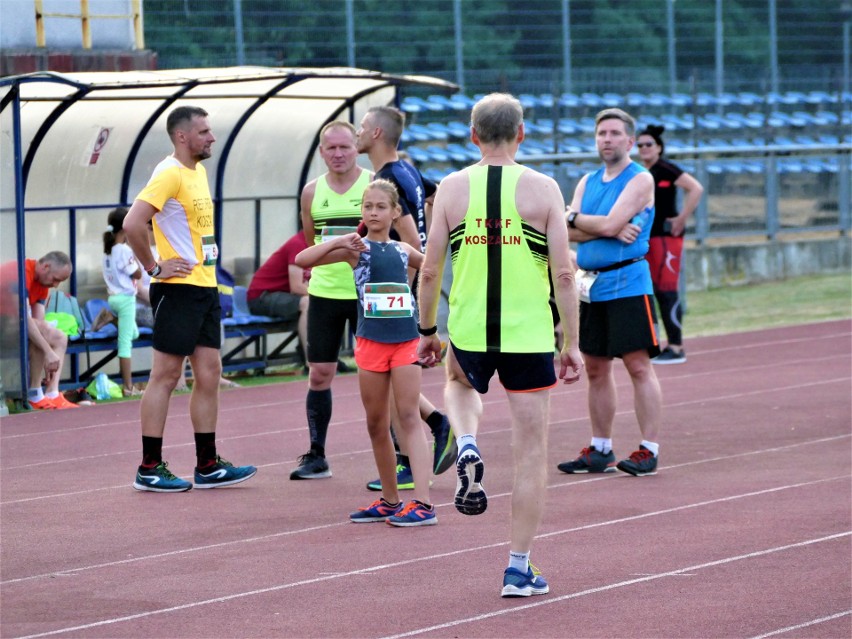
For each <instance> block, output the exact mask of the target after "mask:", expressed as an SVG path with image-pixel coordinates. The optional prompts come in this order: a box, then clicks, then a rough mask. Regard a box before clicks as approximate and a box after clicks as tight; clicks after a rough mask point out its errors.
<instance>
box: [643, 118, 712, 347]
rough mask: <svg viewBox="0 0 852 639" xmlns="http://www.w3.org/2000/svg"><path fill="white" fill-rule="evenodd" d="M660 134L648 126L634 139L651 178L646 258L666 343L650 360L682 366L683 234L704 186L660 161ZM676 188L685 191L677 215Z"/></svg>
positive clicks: (662, 128) (681, 170) (658, 128)
mask: <svg viewBox="0 0 852 639" xmlns="http://www.w3.org/2000/svg"><path fill="white" fill-rule="evenodd" d="M663 131H665V127H663V126H656V125H649V126H647V127H646V128H645V129H644V130H642V131H641V132H640V133H639V135H638V136H637V138H636V139H637V142H636V146H637V147H638V148H639V159H640V160H641V162H642V164H643V165H644V166H645V168H646V169H648V170H649V171H650V172H651V175H652V176H654V185H655V188H654V200H655V208H656V213H655V215H654V223H653V225H652V226H651V240H650V247H649V249H648V255H647V259H648V264H649V266H650V267H651V279H652V280H653V282H654V296H655V297H656V298H657V303H658V304H659V305H660V315H661V316H662V318H663V325H664V326H665V328H666V338H667V340H668V345H667V346H666V348H665V349H663V351H662V353H660V354H659V355H658V356H657V357H655V358H654V359H653V360H651V361H652V362H653V363H654V364H683V363H684V362H686V352H685V351H684V350H683V335H682V326H681V322H682V319H683V309H682V307H681V304H680V299H679V294H678V280H679V279H680V266H681V255H682V254H683V235H684V231H685V230H686V222H687V220H688V219H689V216H690V215H692V213H693V211H695V209H696V207H697V206H698V203H699V202H700V201H701V195H702V193H704V187H703V186H701V183H700V182H699V181H698V180H696V179H695V178H694V177H692V176H691V175H690V174H689V173H687V172H686V171H684V170H683V169H681V168H680V167H679V166H677V165H676V164H674V163H672V162H669V161H668V160H666V159H664V158H663V152H664V150H665V144H664V143H663V137H662V136H663ZM676 187H679V188H681V189H683V191H684V198H683V207H682V208H681V210H680V212H678V210H677V188H676Z"/></svg>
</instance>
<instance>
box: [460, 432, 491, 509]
mask: <svg viewBox="0 0 852 639" xmlns="http://www.w3.org/2000/svg"><path fill="white" fill-rule="evenodd" d="M456 472H457V473H458V476H459V478H458V481H457V482H456V510H458V511H459V512H460V513H461V514H462V515H481V514H482V513H484V512H485V509H486V508H488V497H486V496H485V489H484V488H483V487H482V476H483V475H484V474H485V464H483V463H482V457H480V456H479V449H478V448H477V447H476V446H474V445H473V444H467V445H466V446H465V447H464V448H462V449H461V452H460V453H459V459H458V461H457V462H456Z"/></svg>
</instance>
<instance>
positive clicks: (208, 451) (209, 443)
mask: <svg viewBox="0 0 852 639" xmlns="http://www.w3.org/2000/svg"><path fill="white" fill-rule="evenodd" d="M195 457H196V460H197V467H198V468H205V467H207V466H210V465H211V464H215V463H216V433H215V432H213V433H195Z"/></svg>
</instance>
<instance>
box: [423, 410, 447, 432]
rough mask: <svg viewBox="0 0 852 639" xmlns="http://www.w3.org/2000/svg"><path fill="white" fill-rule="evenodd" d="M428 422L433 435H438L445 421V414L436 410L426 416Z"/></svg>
mask: <svg viewBox="0 0 852 639" xmlns="http://www.w3.org/2000/svg"><path fill="white" fill-rule="evenodd" d="M426 423H427V424H428V425H429V430H431V431H432V434H433V435H437V434H438V433H439V432H440V430H441V424H443V423H444V416H443V415H442V414H441V413H439V412H438V411H436V410H433V411H432V414H431V415H429V417H427V418H426Z"/></svg>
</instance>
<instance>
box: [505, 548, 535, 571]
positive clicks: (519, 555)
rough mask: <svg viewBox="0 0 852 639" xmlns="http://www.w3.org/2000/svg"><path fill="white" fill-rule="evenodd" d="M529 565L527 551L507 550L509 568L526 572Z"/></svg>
mask: <svg viewBox="0 0 852 639" xmlns="http://www.w3.org/2000/svg"><path fill="white" fill-rule="evenodd" d="M529 566H530V554H529V553H528V552H515V551H514V550H510V551H509V568H514V569H515V570H520V571H521V572H526V571H527V570H528V569H529Z"/></svg>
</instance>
